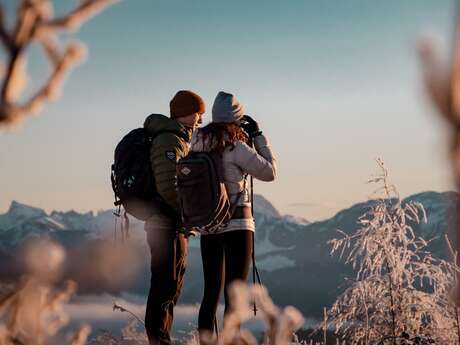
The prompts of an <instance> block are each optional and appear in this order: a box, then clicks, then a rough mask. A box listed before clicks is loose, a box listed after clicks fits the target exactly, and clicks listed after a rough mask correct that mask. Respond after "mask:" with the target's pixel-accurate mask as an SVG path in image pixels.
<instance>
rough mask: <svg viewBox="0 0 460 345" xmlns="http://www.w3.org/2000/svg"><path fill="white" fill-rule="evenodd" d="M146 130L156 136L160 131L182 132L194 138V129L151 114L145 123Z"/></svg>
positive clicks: (165, 117)
mask: <svg viewBox="0 0 460 345" xmlns="http://www.w3.org/2000/svg"><path fill="white" fill-rule="evenodd" d="M144 129H145V130H147V132H148V133H149V134H151V135H155V134H156V133H158V132H160V131H171V132H180V133H184V134H186V135H187V136H188V138H189V140H188V141H190V140H191V138H192V132H193V129H192V128H188V127H185V126H184V125H183V124H181V123H179V122H177V121H176V120H174V119H171V118H169V117H167V116H164V115H161V114H151V115H149V116H148V117H147V118H146V119H145V121H144Z"/></svg>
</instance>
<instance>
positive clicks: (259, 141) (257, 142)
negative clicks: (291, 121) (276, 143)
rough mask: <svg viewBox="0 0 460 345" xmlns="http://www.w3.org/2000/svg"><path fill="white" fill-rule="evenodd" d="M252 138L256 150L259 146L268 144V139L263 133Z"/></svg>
mask: <svg viewBox="0 0 460 345" xmlns="http://www.w3.org/2000/svg"><path fill="white" fill-rule="evenodd" d="M253 140H254V146H255V148H256V150H257V151H258V150H259V148H262V147H266V146H268V145H269V143H268V139H267V138H266V137H265V136H264V135H263V134H261V135H258V136H256V137H254V139H253Z"/></svg>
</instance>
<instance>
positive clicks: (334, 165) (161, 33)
mask: <svg viewBox="0 0 460 345" xmlns="http://www.w3.org/2000/svg"><path fill="white" fill-rule="evenodd" d="M55 2H57V1H55ZM74 3H75V1H70V0H65V1H61V0H60V1H59V7H58V8H57V9H56V12H58V13H60V12H62V11H64V10H65V9H66V8H69V7H70V6H72V5H73V4H74ZM453 12H454V1H453V0H437V1H432V0H407V1H399V0H387V1H376V0H375V1H371V0H349V1H341V0H335V1H331V0H323V1H306V0H289V1H280V0H277V1H273V0H265V1H216V0H207V1H189V0H161V1H157V0H124V1H121V2H120V3H118V4H116V5H114V6H113V7H111V8H109V9H107V10H106V11H105V12H103V13H101V14H100V15H98V16H97V17H95V18H93V19H92V20H91V21H89V22H87V23H86V24H84V25H83V26H82V27H81V29H80V30H79V31H78V32H77V33H76V34H75V38H76V39H78V40H80V41H82V42H84V43H85V44H86V45H87V48H88V59H87V61H86V62H85V63H84V64H83V65H80V66H79V67H77V68H76V69H75V70H74V71H73V73H72V74H71V76H70V78H69V79H68V81H67V82H66V84H65V85H64V88H63V93H62V97H61V98H60V99H59V100H58V101H57V102H55V103H51V104H48V105H47V106H46V107H45V108H44V111H43V112H42V113H41V114H40V115H39V116H38V117H34V118H32V119H28V120H27V121H26V122H25V124H24V125H23V126H22V127H21V128H20V129H18V130H15V131H13V132H7V133H0V144H1V147H2V150H0V167H1V170H0V177H1V182H0V212H4V211H6V209H7V208H8V206H9V204H10V202H11V200H13V199H14V200H18V201H20V202H24V203H28V204H32V205H36V206H40V207H43V208H45V209H46V210H48V211H50V210H52V209H59V210H67V209H75V210H78V211H88V210H98V209H105V208H109V207H111V205H112V199H113V196H112V191H111V188H110V184H109V168H110V164H111V161H112V155H113V148H114V147H115V145H116V143H117V141H118V140H119V139H120V138H121V136H122V135H123V134H124V133H126V132H127V131H128V130H130V129H131V128H135V127H138V126H141V125H142V122H143V120H144V118H145V117H146V116H147V115H148V114H149V113H152V112H160V113H165V114H167V113H168V103H169V100H170V98H171V97H172V96H173V95H174V93H175V92H176V91H177V90H179V89H191V90H194V91H196V92H197V93H199V94H201V95H202V96H203V97H204V98H205V100H206V102H207V104H208V109H209V111H208V112H207V114H206V116H207V119H208V120H209V119H210V116H211V115H210V114H211V112H210V109H211V105H212V102H213V99H214V96H215V95H216V94H217V92H218V91H219V90H225V91H227V92H232V93H234V94H235V95H237V97H238V98H239V99H240V100H241V101H242V103H243V104H244V105H245V107H246V109H247V113H248V114H250V115H252V116H253V117H255V118H256V119H257V120H259V122H260V124H261V127H262V129H263V130H264V132H265V133H266V134H267V135H268V137H269V138H270V140H271V142H272V146H273V149H274V152H275V153H276V156H277V158H278V164H279V178H278V180H277V181H276V182H274V183H256V192H257V193H261V194H263V195H265V196H266V197H267V198H268V199H269V200H270V201H272V202H273V204H274V205H275V206H276V207H277V208H278V209H279V210H280V211H281V212H283V213H290V214H296V215H300V216H303V217H305V218H307V219H311V220H313V219H320V218H324V217H327V216H330V215H332V214H334V212H336V211H337V210H339V209H341V208H343V207H346V206H349V205H351V204H353V203H355V202H358V201H362V200H364V199H366V198H367V196H368V195H369V194H370V192H371V191H372V190H373V187H372V186H369V185H367V184H366V180H367V178H368V177H369V176H370V175H371V174H372V173H375V172H376V171H377V169H376V165H375V163H374V158H376V157H382V158H383V159H384V160H385V162H386V163H387V166H388V168H389V169H390V172H391V176H392V180H393V182H395V183H396V184H397V185H398V186H399V188H400V190H401V193H402V195H403V196H406V195H409V194H412V193H416V192H420V191H425V190H446V189H450V188H452V182H451V177H450V167H449V162H448V154H447V145H448V138H447V132H446V130H445V126H444V124H443V123H442V121H440V120H438V118H437V117H436V116H435V115H434V113H433V109H432V108H431V106H430V104H429V102H428V101H427V100H426V99H425V97H424V94H423V88H422V85H421V83H420V76H419V74H420V73H419V70H418V65H417V56H416V52H415V45H416V41H417V39H418V37H420V35H421V34H422V33H424V32H427V31H429V32H434V33H435V34H436V35H437V36H439V37H440V40H441V42H444V43H445V46H444V51H443V52H444V53H445V54H446V53H447V45H448V44H449V42H450V39H451V32H452V26H453V19H454V18H453V17H454V15H453ZM73 36H74V35H63V36H62V39H64V40H67V39H69V38H72V37H73ZM29 57H30V59H29V68H30V80H31V82H30V88H31V89H33V88H34V87H36V86H38V85H39V84H40V82H41V81H42V80H43V78H44V77H45V76H46V71H47V68H48V66H47V62H46V60H44V59H43V58H42V56H41V55H40V53H39V51H38V49H36V48H32V49H31V50H30V55H29ZM207 119H205V121H206V120H207Z"/></svg>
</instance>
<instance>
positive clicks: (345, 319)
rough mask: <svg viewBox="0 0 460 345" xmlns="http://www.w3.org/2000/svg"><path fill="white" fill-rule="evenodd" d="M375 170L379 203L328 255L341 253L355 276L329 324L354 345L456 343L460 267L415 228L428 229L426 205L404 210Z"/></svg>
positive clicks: (405, 206)
mask: <svg viewBox="0 0 460 345" xmlns="http://www.w3.org/2000/svg"><path fill="white" fill-rule="evenodd" d="M378 164H379V166H380V168H381V170H382V173H381V175H379V176H378V177H376V178H375V179H373V180H371V181H370V182H374V183H378V184H380V185H381V187H380V188H379V189H378V190H377V192H376V194H377V195H378V196H379V198H378V199H377V200H376V201H375V203H374V204H373V206H371V208H370V210H369V211H368V212H367V213H365V214H364V215H363V216H361V217H360V218H359V220H358V223H359V225H360V227H359V229H358V230H357V231H356V232H355V233H354V234H347V233H345V232H343V231H340V233H341V235H342V237H341V238H339V239H333V240H331V241H329V243H330V244H331V245H332V250H331V254H334V253H339V256H340V258H341V259H344V260H345V262H346V263H349V264H351V265H353V268H354V269H355V270H356V276H355V278H354V279H350V280H349V283H350V286H349V287H348V288H347V289H346V290H345V291H344V292H343V293H342V294H341V295H340V296H339V297H338V298H337V300H336V302H335V303H334V304H333V306H332V308H331V309H330V310H329V311H328V318H329V322H330V324H332V325H333V326H334V327H335V330H336V332H337V333H338V334H340V335H342V336H344V338H345V339H347V340H348V341H350V342H351V344H416V343H418V344H423V341H426V343H428V342H430V341H432V342H434V343H436V344H456V343H458V337H459V334H458V333H457V332H458V324H457V310H456V307H455V304H454V303H453V301H452V300H451V298H450V293H451V292H452V289H453V287H454V286H455V281H456V274H457V272H458V268H457V266H456V265H455V264H454V263H452V262H448V261H444V260H441V259H439V258H436V257H434V256H433V255H432V254H431V253H430V252H429V251H427V245H428V241H426V240H425V239H423V238H421V237H419V236H416V235H415V234H414V231H413V229H412V227H411V225H410V224H411V222H416V223H419V222H426V214H425V211H424V208H423V206H422V205H421V204H419V203H416V202H407V203H402V202H401V199H400V197H399V195H398V192H397V190H396V188H395V187H394V186H393V185H390V184H389V183H388V179H387V176H388V174H387V171H386V169H385V167H384V165H383V163H382V162H381V161H378ZM454 256H455V255H454ZM416 338H417V339H416ZM423 339H425V340H423Z"/></svg>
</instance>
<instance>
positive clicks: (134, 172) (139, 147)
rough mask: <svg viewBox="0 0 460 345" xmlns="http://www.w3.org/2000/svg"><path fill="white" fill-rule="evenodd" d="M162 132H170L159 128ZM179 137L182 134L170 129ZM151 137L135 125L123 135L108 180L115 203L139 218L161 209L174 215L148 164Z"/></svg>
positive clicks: (144, 218)
mask: <svg viewBox="0 0 460 345" xmlns="http://www.w3.org/2000/svg"><path fill="white" fill-rule="evenodd" d="M162 133H171V131H161V132H157V133H156V134H155V137H157V136H158V135H160V134H162ZM172 133H174V134H176V135H179V136H182V134H181V133H176V132H172ZM153 139H154V137H152V136H150V135H148V133H147V132H146V130H145V129H144V128H137V129H134V130H132V131H131V132H129V133H128V134H127V135H125V136H124V137H123V139H122V140H121V141H120V142H119V143H118V145H117V147H116V148H115V155H114V163H113V164H112V171H111V181H112V189H113V191H114V193H115V206H119V205H123V207H124V209H125V210H126V212H128V213H129V214H131V215H133V216H134V217H136V218H138V219H140V220H147V219H148V218H150V217H151V216H152V214H153V213H154V212H155V211H156V210H158V209H160V210H162V211H163V212H166V213H169V214H171V215H173V212H174V211H173V210H172V209H171V208H170V207H169V206H168V205H167V204H166V203H165V202H164V201H163V199H162V198H161V196H160V195H159V194H158V192H157V190H156V185H155V179H154V176H153V173H152V168H151V164H150V147H151V145H152V141H153Z"/></svg>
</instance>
